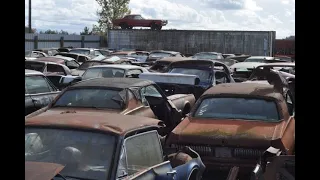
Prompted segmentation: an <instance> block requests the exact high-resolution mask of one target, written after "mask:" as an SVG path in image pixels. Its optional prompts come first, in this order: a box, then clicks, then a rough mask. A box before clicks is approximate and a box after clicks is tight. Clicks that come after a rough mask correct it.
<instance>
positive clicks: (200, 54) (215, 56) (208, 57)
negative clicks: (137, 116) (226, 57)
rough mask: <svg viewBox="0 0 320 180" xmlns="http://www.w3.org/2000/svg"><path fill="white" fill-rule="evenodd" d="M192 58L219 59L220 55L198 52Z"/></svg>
mask: <svg viewBox="0 0 320 180" xmlns="http://www.w3.org/2000/svg"><path fill="white" fill-rule="evenodd" d="M192 58H193V59H217V58H218V56H217V55H216V54H213V53H197V54H195V55H194V56H193V57H192Z"/></svg>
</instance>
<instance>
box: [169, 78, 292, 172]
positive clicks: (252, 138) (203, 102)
mask: <svg viewBox="0 0 320 180" xmlns="http://www.w3.org/2000/svg"><path fill="white" fill-rule="evenodd" d="M166 144H167V147H171V148H177V149H179V148H180V147H182V146H185V145H188V146H190V147H191V148H192V149H194V150H196V151H197V152H198V153H199V154H200V155H201V158H202V160H203V162H204V163H205V165H206V167H207V168H208V169H213V170H226V169H227V168H231V167H233V166H237V167H239V168H240V173H248V172H251V170H252V169H253V168H254V167H255V165H256V163H257V161H258V159H259V158H260V155H261V154H262V153H263V152H264V151H265V150H266V149H267V148H268V147H269V146H273V147H275V148H279V149H280V150H281V151H282V152H283V154H287V155H291V154H293V150H294V146H295V118H294V117H293V113H292V112H290V108H289V107H288V105H287V101H286V99H285V98H284V97H283V95H282V94H281V93H280V92H278V91H276V89H275V88H274V86H272V85H266V84H260V83H257V84H254V83H227V84H219V85H217V86H215V87H213V88H210V89H208V90H207V91H206V92H205V93H204V94H203V95H202V96H201V97H200V98H199V99H198V100H197V102H196V104H195V105H194V107H193V108H192V110H191V112H190V115H189V116H188V117H186V118H185V119H184V120H183V121H182V122H181V123H180V124H179V125H178V126H177V127H176V128H175V129H174V130H173V131H172V133H170V134H169V135H168V138H167V141H166Z"/></svg>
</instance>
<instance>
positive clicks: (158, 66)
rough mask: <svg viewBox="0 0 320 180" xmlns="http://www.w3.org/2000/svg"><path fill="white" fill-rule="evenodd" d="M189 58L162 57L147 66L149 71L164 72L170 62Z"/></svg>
mask: <svg viewBox="0 0 320 180" xmlns="http://www.w3.org/2000/svg"><path fill="white" fill-rule="evenodd" d="M189 59H190V60H191V58H187V57H164V58H161V59H158V60H156V61H155V62H154V64H153V65H152V66H151V67H150V68H149V71H152V72H162V73H164V72H167V71H168V67H169V65H170V64H171V63H172V62H176V61H183V60H189Z"/></svg>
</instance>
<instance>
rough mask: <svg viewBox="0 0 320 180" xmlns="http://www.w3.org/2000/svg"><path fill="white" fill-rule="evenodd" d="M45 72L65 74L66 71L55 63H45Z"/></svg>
mask: <svg viewBox="0 0 320 180" xmlns="http://www.w3.org/2000/svg"><path fill="white" fill-rule="evenodd" d="M47 72H50V73H58V74H61V75H66V72H65V71H64V69H63V67H61V66H59V65H55V64H47Z"/></svg>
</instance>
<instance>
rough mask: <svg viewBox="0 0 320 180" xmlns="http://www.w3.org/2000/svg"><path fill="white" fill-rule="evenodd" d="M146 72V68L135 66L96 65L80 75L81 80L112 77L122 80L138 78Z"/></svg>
mask: <svg viewBox="0 0 320 180" xmlns="http://www.w3.org/2000/svg"><path fill="white" fill-rule="evenodd" d="M144 72H148V70H147V69H146V68H143V67H140V66H135V65H118V64H110V65H98V66H93V67H89V68H88V69H87V70H86V71H85V72H84V73H83V75H82V80H86V79H90V78H98V77H103V78H112V77H123V78H138V77H139V74H141V73H144Z"/></svg>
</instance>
